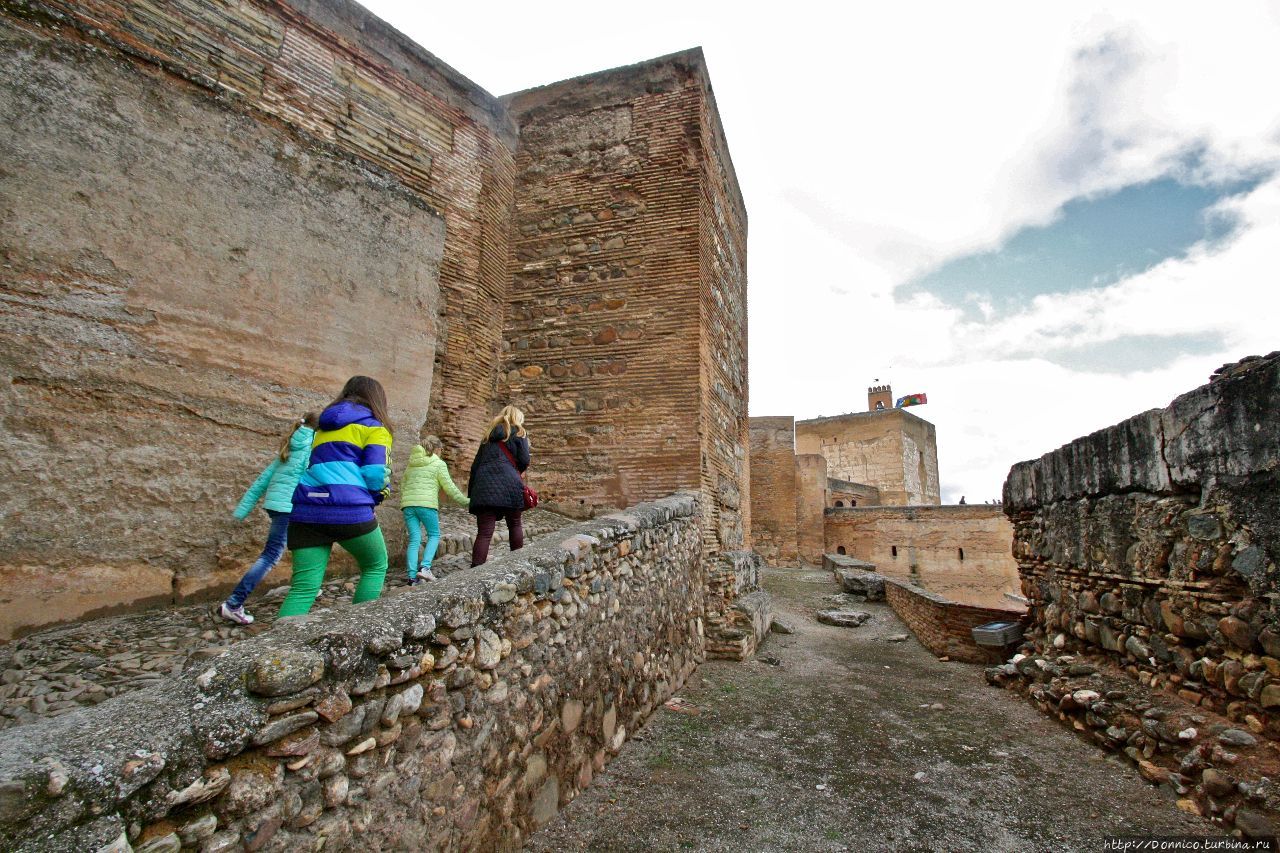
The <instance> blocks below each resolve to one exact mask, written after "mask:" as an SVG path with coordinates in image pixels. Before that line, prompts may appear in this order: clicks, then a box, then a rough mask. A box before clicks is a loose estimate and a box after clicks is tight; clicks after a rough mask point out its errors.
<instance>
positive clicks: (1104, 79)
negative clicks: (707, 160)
mask: <svg viewBox="0 0 1280 853" xmlns="http://www.w3.org/2000/svg"><path fill="white" fill-rule="evenodd" d="M367 5H369V6H370V8H371V9H373V10H374V11H375V12H376V13H378V14H380V15H381V16H383V17H384V18H386V19H388V20H389V21H391V22H392V23H393V24H395V25H396V26H398V27H400V28H401V29H403V30H405V31H406V32H407V33H408V34H409V35H411V36H413V37H414V38H416V39H417V40H418V41H419V42H421V43H422V44H423V45H424V46H425V47H426V48H427V49H428V50H430V51H433V52H435V53H437V54H438V55H439V56H441V58H443V59H444V60H445V61H446V62H448V63H450V64H452V65H453V66H454V67H456V68H458V69H459V70H460V71H461V72H462V73H464V74H466V75H468V76H470V77H471V78H472V79H474V80H475V81H476V82H477V83H479V84H480V85H482V86H484V87H486V88H487V89H489V90H490V91H492V92H495V93H504V92H508V91H514V90H517V89H522V88H527V87H530V86H535V85H540V84H543V83H548V82H552V81H554V80H558V79H564V78H566V77H571V76H575V75H577V74H583V73H588V72H592V71H597V70H601V69H603V68H607V67H613V66H617V65H623V64H627V63H630V62H635V61H639V60H643V59H646V58H649V57H653V56H657V55H661V54H664V53H669V52H672V51H676V50H681V49H684V48H686V47H691V46H693V45H697V44H700V45H702V46H703V47H704V49H705V51H706V54H707V59H708V64H709V66H710V70H711V77H712V81H713V84H714V85H715V89H716V96H717V100H718V103H719V106H720V111H721V115H722V118H723V120H724V124H725V128H726V132H727V134H728V137H729V144H730V148H731V150H732V153H733V158H734V163H735V165H736V167H737V171H738V176H739V179H740V183H741V185H742V189H743V193H744V195H745V197H746V200H747V205H748V210H749V213H750V217H751V232H750V233H751V239H750V275H751V291H750V308H751V342H750V350H751V395H752V406H751V409H752V412H753V413H756V414H783V413H792V414H795V415H796V416H797V417H807V416H812V415H817V414H830V413H835V412H842V411H851V410H858V409H861V408H863V407H865V399H866V398H865V389H866V386H867V385H869V384H871V382H872V381H873V380H875V379H877V378H879V379H880V380H883V381H892V382H893V384H894V388H895V392H898V393H908V392H916V391H925V392H927V393H928V394H929V398H930V405H929V406H927V407H924V408H921V409H917V410H915V411H917V412H918V413H919V414H921V415H922V416H924V417H926V418H928V419H930V420H932V421H934V422H935V423H936V424H937V426H938V435H939V444H940V451H941V473H942V481H943V486H944V493H945V495H946V496H947V497H949V498H951V499H956V498H958V497H959V495H960V494H966V495H967V496H968V497H969V499H970V500H971V501H976V500H982V499H984V498H988V497H994V496H995V494H996V493H997V492H998V489H999V486H1000V482H1001V480H1002V479H1003V477H1004V474H1005V472H1006V471H1007V469H1008V466H1009V464H1011V463H1012V462H1015V461H1018V460H1021V459H1025V458H1030V457H1033V456H1038V455H1040V454H1041V453H1044V452H1046V451H1048V450H1051V449H1053V448H1055V447H1057V446H1058V445H1059V444H1061V443H1063V442H1065V441H1068V440H1070V439H1071V438H1073V437H1075V436H1078V435H1082V434H1085V433H1087V432H1090V431H1092V430H1094V429H1098V428H1100V427H1103V426H1106V425H1108V424H1111V423H1114V422H1116V421H1119V420H1121V419H1123V418H1124V417H1127V416H1128V415H1131V414H1134V413H1136V412H1139V411H1141V410H1143V409H1146V408H1150V407H1153V406H1161V405H1164V404H1165V403H1167V402H1168V401H1169V400H1170V399H1171V398H1172V397H1174V396H1176V395H1177V394H1178V393H1181V392H1183V391H1186V390H1189V389H1190V388H1192V387H1194V386H1195V385H1197V384H1200V383H1201V382H1203V381H1204V380H1205V379H1206V378H1207V376H1208V373H1209V372H1210V371H1211V370H1212V369H1213V368H1214V367H1216V366H1217V365H1218V364H1220V363H1222V362H1223V361H1225V360H1228V359H1235V358H1238V357H1240V356H1243V355H1246V354H1249V353H1253V352H1266V351H1269V350H1271V349H1275V348H1276V345H1275V343H1274V341H1275V340H1276V338H1277V336H1276V335H1275V334H1274V333H1273V332H1272V331H1271V325H1272V323H1273V322H1274V320H1273V318H1274V317H1275V315H1276V313H1277V312H1276V310H1275V309H1276V308H1277V307H1280V306H1277V304H1276V299H1277V297H1276V296H1275V294H1276V293H1277V292H1278V291H1280V288H1277V287H1276V285H1277V284H1280V282H1277V281H1276V272H1275V271H1276V270H1278V269H1280V185H1278V184H1277V180H1276V179H1275V178H1274V177H1273V178H1272V179H1270V180H1269V181H1267V182H1266V183H1264V184H1263V185H1261V186H1260V187H1259V188H1258V189H1257V190H1255V191H1254V192H1253V193H1251V194H1250V195H1249V197H1248V198H1245V199H1241V200H1239V201H1236V202H1231V203H1230V204H1229V205H1228V207H1230V208H1232V209H1233V210H1234V211H1235V212H1236V213H1238V215H1239V216H1240V218H1241V220H1240V221H1241V226H1240V229H1239V231H1238V232H1237V233H1236V235H1235V238H1234V239H1233V240H1232V241H1231V242H1229V243H1228V244H1227V245H1225V246H1219V247H1216V248H1213V249H1210V248H1207V247H1200V248H1198V249H1197V250H1195V251H1193V252H1192V253H1191V254H1190V255H1189V256H1188V257H1187V258H1185V259H1180V260H1171V261H1166V262H1164V263H1162V264H1160V265H1158V266H1157V267H1155V268H1154V269H1152V270H1149V271H1147V272H1146V273H1143V274H1142V275H1140V276H1136V277H1133V278H1129V279H1126V280H1123V281H1120V282H1117V283H1115V284H1114V285H1111V286H1109V287H1106V288H1103V289H1099V290H1094V291H1085V292H1078V293H1073V294H1069V295H1062V296H1043V297H1039V298H1037V299H1036V300H1035V301H1034V302H1032V303H1031V304H1030V306H1029V307H1028V308H1027V309H1026V310H1025V311H1023V312H1021V313H1020V314H1018V315H1017V316H1015V317H1009V318H1005V319H999V320H994V321H993V320H991V319H990V314H989V313H987V314H984V316H985V317H987V318H988V319H987V322H983V323H973V322H967V321H965V320H964V318H963V316H962V314H961V312H959V311H958V310H957V309H955V308H950V307H947V306H945V305H943V304H941V303H940V302H939V301H938V300H936V299H932V298H930V297H929V296H928V295H923V294H922V295H918V296H916V297H914V298H913V299H912V300H911V301H910V302H906V303H902V302H895V300H894V299H893V291H894V288H895V287H896V286H897V285H900V284H902V283H903V282H904V281H905V280H907V279H908V278H910V277H911V276H912V275H913V274H917V273H919V272H922V271H924V270H927V269H929V268H931V267H933V266H935V265H938V264H941V263H943V262H945V261H946V260H947V259H949V258H954V257H957V256H959V255H963V254H966V253H970V252H975V251H981V250H986V249H991V248H994V247H997V246H998V245H999V244H1000V242H1001V241H1003V240H1004V239H1006V238H1007V237H1009V236H1010V235H1012V234H1014V233H1016V232H1017V231H1018V230H1019V229H1021V228H1023V227H1026V226H1028V225H1034V224H1045V223H1048V222H1050V221H1051V220H1052V219H1053V218H1054V216H1055V215H1056V213H1057V211H1058V210H1059V209H1060V207H1061V206H1062V205H1063V204H1064V203H1065V202H1067V201H1069V200H1071V199H1074V198H1080V197H1088V196H1093V195H1097V194H1101V193H1106V192H1109V191H1113V190H1116V189H1119V188H1121V187H1124V186H1128V185H1131V184H1135V183H1140V182H1145V181H1147V180H1151V179H1153V178H1156V177H1159V176H1163V175H1169V174H1174V175H1180V176H1182V177H1189V178H1195V179H1198V180H1210V179H1213V180H1224V179H1230V178H1238V177H1240V176H1242V175H1256V174H1267V173H1274V172H1275V170H1276V169H1277V167H1278V166H1280V109H1278V108H1277V106H1276V102H1275V99H1274V97H1272V91H1271V90H1272V89H1273V88H1274V84H1273V81H1275V80H1278V79H1280V51H1278V50H1276V49H1275V45H1276V44H1280V7H1278V6H1277V5H1276V4H1274V3H1268V2H1262V1H1261V0H1259V2H1252V3H1231V4H1218V5H1217V6H1214V7H1213V8H1212V9H1209V8H1208V7H1206V6H1204V5H1203V4H1198V3H1190V2H1172V3H1161V4H1156V5H1150V4H1141V5H1123V6H1116V4H1105V3H1101V2H1096V3H1092V4H1086V3H1073V4H1056V5H1051V4H1039V3H1025V2H1004V3H984V4H979V5H974V4H956V3H949V2H948V3H943V2H938V3H891V4H889V3H886V4H844V5H843V6H835V5H833V4H825V3H824V4H818V3H804V2H801V3H791V4H788V5H787V6H786V7H785V10H780V9H779V7H777V6H769V5H754V6H753V5H751V4H735V5H732V6H730V5H728V4H713V3H702V4H698V3H689V2H687V0H684V1H683V2H670V0H651V2H650V3H649V4H648V5H647V6H646V7H645V10H644V12H643V14H641V13H635V14H631V15H629V16H628V17H626V18H625V19H621V18H620V17H619V15H618V14H617V13H616V12H610V13H607V14H604V13H602V12H601V7H600V6H599V5H598V4H595V3H586V2H577V3H555V2H544V3H540V4H536V5H534V4H521V5H517V4H500V5H499V6H498V8H497V9H496V10H495V8H494V7H493V6H492V5H474V4H473V5H472V6H465V5H461V4H453V5H444V6H442V5H440V4H419V3H407V2H392V0H373V1H372V2H368V3H367ZM495 20H498V21H500V22H501V24H500V25H495V23H494V22H495ZM1192 155H1194V160H1193V164H1192V165H1191V166H1188V162H1189V161H1188V158H1189V157H1191V156H1192ZM1184 173H1186V174H1184ZM975 304H977V306H978V307H979V309H980V310H981V306H982V304H983V301H982V296H981V295H980V294H978V295H976V297H975ZM988 307H989V305H988ZM1206 331H1207V332H1215V333H1220V334H1221V335H1222V336H1223V339H1224V341H1225V348H1224V351H1223V352H1222V353H1213V354H1207V355H1203V356H1196V357H1184V358H1180V359H1178V360H1176V361H1174V362H1173V363H1171V364H1168V365H1165V366H1163V367H1161V368H1159V369H1156V370H1150V371H1146V372H1142V373H1132V374H1117V373H1114V372H1112V373H1105V374H1098V373H1089V372H1086V371H1082V370H1070V369H1067V368H1064V367H1062V366H1059V365H1055V364H1053V363H1051V362H1049V361H1047V360H1044V359H1043V358H1041V357H1040V355H1041V354H1043V353H1045V352H1046V351H1048V350H1051V349H1054V348H1058V349H1062V348H1064V347H1066V348H1069V347H1071V346H1079V345H1081V344H1084V343H1089V342H1094V343H1101V342H1105V341H1109V340H1116V339H1118V338H1122V337H1124V336H1132V335H1137V334H1155V335H1164V334H1197V333H1203V332H1206Z"/></svg>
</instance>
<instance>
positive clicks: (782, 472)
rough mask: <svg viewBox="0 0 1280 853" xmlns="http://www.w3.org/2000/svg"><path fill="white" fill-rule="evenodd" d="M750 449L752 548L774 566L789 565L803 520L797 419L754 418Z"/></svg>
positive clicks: (792, 558)
mask: <svg viewBox="0 0 1280 853" xmlns="http://www.w3.org/2000/svg"><path fill="white" fill-rule="evenodd" d="M750 447H751V503H752V506H751V517H752V519H753V524H752V526H751V547H752V549H753V550H754V551H756V552H757V553H758V554H760V556H762V557H764V559H765V560H767V561H768V562H769V563H771V564H773V565H779V564H789V563H791V562H793V561H795V559H796V556H797V552H798V551H797V549H798V543H797V526H798V525H799V524H800V523H801V516H802V512H801V507H800V504H799V503H798V500H799V497H798V486H799V479H800V478H799V476H798V475H797V471H798V465H799V459H798V457H797V456H796V451H795V419H794V418H792V417H757V418H752V419H751V445H750ZM804 520H807V517H806V518H805V519H804Z"/></svg>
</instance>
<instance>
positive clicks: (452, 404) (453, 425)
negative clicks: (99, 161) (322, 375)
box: [0, 0, 515, 479]
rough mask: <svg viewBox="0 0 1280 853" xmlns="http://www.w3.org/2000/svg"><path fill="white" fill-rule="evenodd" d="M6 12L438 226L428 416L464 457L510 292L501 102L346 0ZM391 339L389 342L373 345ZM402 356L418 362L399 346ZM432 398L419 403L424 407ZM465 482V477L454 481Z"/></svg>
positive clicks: (130, 2)
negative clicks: (228, 117) (320, 157)
mask: <svg viewBox="0 0 1280 853" xmlns="http://www.w3.org/2000/svg"><path fill="white" fill-rule="evenodd" d="M0 10H4V11H6V12H7V13H8V14H10V15H12V16H14V17H15V18H21V19H24V20H29V21H36V22H40V23H42V24H43V23H45V22H47V26H49V27H55V26H61V25H70V32H64V35H70V34H71V33H78V34H80V35H81V36H83V37H84V38H86V39H88V40H90V41H91V42H94V43H98V44H102V45H109V46H111V47H112V48H115V49H117V50H120V51H122V52H123V53H125V54H127V55H129V56H131V57H134V58H136V59H139V60H142V61H144V62H146V63H152V64H155V65H157V66H159V67H160V68H163V69H165V70H166V71H168V72H171V73H173V74H175V75H177V76H180V77H182V78H183V79H185V80H187V81H189V82H191V83H194V84H195V85H197V86H199V87H200V88H202V89H205V90H207V91H208V92H209V93H210V94H212V95H214V96H216V97H218V98H219V99H221V100H222V101H223V102H225V103H227V104H229V105H231V106H232V107H233V108H234V109H238V110H243V111H247V112H249V113H251V114H253V115H255V116H257V117H259V118H262V119H270V120H275V121H280V122H284V123H285V124H287V125H289V126H290V127H292V128H295V129H297V130H298V131H300V132H303V133H305V134H307V135H308V136H309V137H310V138H311V139H312V140H315V141H317V142H321V143H324V144H327V145H331V146H333V148H334V149H336V150H337V151H340V152H342V153H344V154H347V155H349V156H353V157H356V158H358V159H359V160H360V161H362V162H364V163H367V164H368V165H370V166H372V167H375V168H377V169H380V170H382V171H383V172H384V173H385V174H386V175H388V176H390V177H392V178H394V180H396V181H398V182H399V183H401V184H402V185H403V186H404V187H405V188H406V189H408V190H409V191H410V192H412V193H415V194H416V195H418V196H419V197H420V198H421V199H422V200H423V201H424V202H426V204H428V205H429V206H430V207H431V208H433V209H434V210H436V211H438V212H439V213H440V214H441V215H442V216H443V217H444V220H445V224H446V228H447V239H446V244H445V249H444V256H443V258H442V260H441V263H440V271H439V279H440V288H441V291H442V294H443V297H444V298H443V304H442V305H441V306H440V308H439V311H438V314H437V313H436V312H433V313H432V314H430V315H424V316H423V317H422V318H421V322H422V324H423V326H424V328H426V329H428V330H429V331H432V332H434V334H435V336H436V337H437V338H438V340H439V346H438V347H437V349H436V351H435V352H434V354H433V353H427V352H423V353H419V354H418V355H419V357H423V358H432V357H434V359H435V373H436V375H437V376H439V377H440V380H439V381H438V382H437V383H436V384H435V385H434V387H433V388H432V391H431V400H430V416H429V418H428V422H429V424H430V425H431V427H432V429H434V430H435V431H436V432H437V433H438V434H439V435H440V436H441V437H442V438H443V439H445V442H446V446H447V447H448V448H449V451H450V453H451V454H452V455H454V456H456V457H458V458H463V457H469V456H470V454H471V452H472V451H473V450H474V448H475V443H476V441H477V440H478V436H479V433H480V432H481V431H482V427H483V424H484V421H485V419H486V418H487V415H488V404H489V401H490V399H491V398H492V396H493V391H494V387H495V382H496V378H497V377H496V373H495V371H494V365H495V364H496V363H497V361H498V355H499V351H500V348H501V341H502V320H503V302H504V298H505V295H506V292H507V279H508V275H507V255H508V245H509V211H510V204H511V187H512V181H513V178H514V172H513V164H514V157H513V153H512V149H513V146H514V142H515V127H514V125H513V124H512V123H511V121H510V119H509V118H508V117H507V116H506V114H505V113H504V112H503V110H502V107H501V105H500V104H499V103H498V101H497V100H496V99H495V98H494V97H493V96H491V95H489V94H488V93H486V92H485V91H484V90H482V89H481V88H480V87H478V86H476V85H475V84H474V83H472V82H471V81H469V80H467V79H466V78H464V77H462V76H461V75H460V74H458V73H457V72H456V71H454V70H453V69H451V68H449V67H448V66H447V65H445V64H444V63H443V62H441V61H440V60H438V59H437V58H436V57H434V56H432V55H431V54H430V53H428V52H427V51H425V50H423V49H422V48H421V47H420V46H418V45H416V44H414V43H413V42H411V41H409V40H408V39H406V38H405V37H404V36H402V35H400V34H399V33H398V32H396V31H395V30H394V29H393V28H391V27H390V26H388V25H387V24H385V23H383V22H382V21H381V20H379V19H378V18H376V17H374V16H373V15H371V14H370V13H369V12H367V11H366V10H365V9H363V8H362V7H360V6H358V5H357V4H355V3H350V2H345V0H310V2H301V0H300V2H296V3H285V2H265V0H264V2H252V1H251V0H248V1H247V2H241V3H221V2H214V0H169V2H165V3H153V2H147V0H124V2H100V0H84V2H75V3H71V2H57V0H50V2H27V1H26V0H7V2H5V3H3V4H0ZM380 344H381V345H384V346H395V344H396V342H395V340H394V339H388V340H384V341H381V342H380ZM403 355H404V357H405V358H411V357H413V355H414V353H404V354H403ZM426 402H427V401H415V408H418V409H421V410H423V411H425V410H426V408H427V406H426ZM463 478H464V479H465V471H464V472H463Z"/></svg>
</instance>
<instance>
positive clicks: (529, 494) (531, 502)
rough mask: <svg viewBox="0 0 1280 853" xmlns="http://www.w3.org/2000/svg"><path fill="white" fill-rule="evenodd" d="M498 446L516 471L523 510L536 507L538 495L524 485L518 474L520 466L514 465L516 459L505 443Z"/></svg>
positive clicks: (499, 443)
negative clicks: (521, 494) (521, 491)
mask: <svg viewBox="0 0 1280 853" xmlns="http://www.w3.org/2000/svg"><path fill="white" fill-rule="evenodd" d="M498 446H499V447H501V448H502V452H503V453H505V454H506V455H507V461H508V462H510V463H511V467H512V468H515V469H516V476H517V477H520V485H522V486H524V508H525V509H533V508H534V507H536V506H537V505H538V493H537V492H535V491H534V490H533V489H531V488H529V485H528V484H527V483H525V481H524V477H523V476H522V475H521V474H520V466H519V465H517V464H516V458H515V457H514V456H512V455H511V449H510V448H508V447H507V443H506V442H505V441H500V442H498Z"/></svg>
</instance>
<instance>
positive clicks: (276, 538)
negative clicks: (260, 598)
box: [218, 412, 317, 625]
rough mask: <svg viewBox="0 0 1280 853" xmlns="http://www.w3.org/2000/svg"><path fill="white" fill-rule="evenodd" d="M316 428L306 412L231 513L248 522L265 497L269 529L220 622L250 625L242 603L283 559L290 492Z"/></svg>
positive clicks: (303, 468) (303, 467)
mask: <svg viewBox="0 0 1280 853" xmlns="http://www.w3.org/2000/svg"><path fill="white" fill-rule="evenodd" d="M316 424H317V419H316V415H315V413H314V412H307V414H305V415H303V416H302V418H301V419H300V420H298V422H297V423H295V424H294V427H293V429H292V430H290V432H289V434H288V435H287V436H285V439H284V443H283V444H281V445H280V450H279V451H277V452H276V455H275V457H274V458H273V459H272V460H271V464H269V465H268V466H267V467H266V468H264V469H263V471H262V473H261V474H259V475H258V479H256V480H254V481H253V485H252V486H250V487H249V491H247V492H245V493H244V497H243V498H241V499H240V504H239V505H238V506H237V507H236V509H235V512H234V513H232V514H233V515H234V516H235V517H236V518H238V519H240V520H242V521H243V520H244V519H245V518H248V516H249V513H250V512H252V511H253V508H254V507H255V506H256V505H257V503H258V499H259V498H262V497H263V493H265V494H266V499H265V500H264V501H263V502H262V508H263V509H265V510H266V511H267V515H269V516H271V529H270V530H269V531H268V532H267V544H266V545H264V546H263V548H262V553H261V554H260V555H259V556H258V559H257V560H255V561H254V564H253V565H252V566H250V567H249V571H247V572H245V575H244V577H242V578H241V579H240V583H238V584H236V588H235V590H234V591H232V593H231V597H230V598H228V599H227V600H226V601H224V602H223V603H222V607H221V608H219V611H218V612H219V613H221V614H222V618H223V619H227V620H229V621H231V622H235V623H236V624H237V625H248V624H250V623H252V622H253V617H252V616H250V615H249V614H248V613H247V612H245V609H244V602H245V599H246V598H248V597H249V594H250V593H251V592H253V590H254V587H256V586H257V585H258V584H259V583H261V582H262V579H263V578H264V577H266V576H267V572H269V571H271V569H272V568H273V567H274V566H275V564H276V563H278V562H280V558H281V557H282V556H283V555H284V549H285V544H286V542H287V540H288V534H289V513H290V512H292V511H293V490H294V488H295V487H296V486H297V485H298V479H299V478H300V477H301V476H302V472H303V471H306V470H307V463H308V462H309V461H310V459H311V440H312V438H314V437H315V434H316V433H315V428H316Z"/></svg>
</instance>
